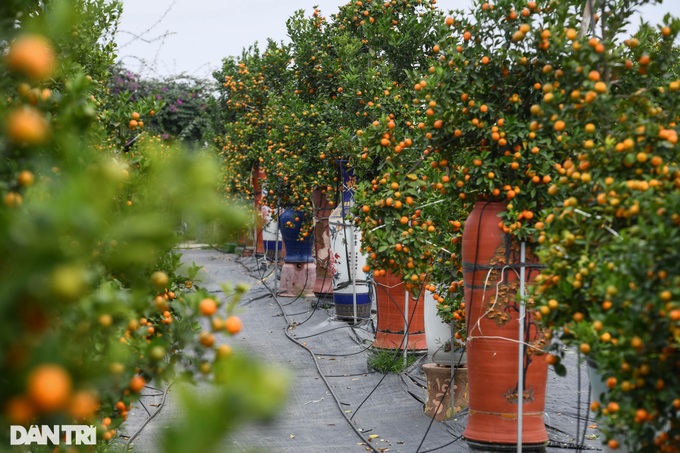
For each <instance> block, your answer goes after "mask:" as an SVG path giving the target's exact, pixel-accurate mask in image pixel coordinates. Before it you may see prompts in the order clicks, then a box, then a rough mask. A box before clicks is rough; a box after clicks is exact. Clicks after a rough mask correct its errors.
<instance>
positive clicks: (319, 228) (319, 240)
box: [312, 189, 333, 296]
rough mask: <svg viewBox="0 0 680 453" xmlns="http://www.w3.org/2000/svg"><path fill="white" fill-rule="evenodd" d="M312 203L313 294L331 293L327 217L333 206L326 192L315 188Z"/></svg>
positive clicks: (330, 256)
mask: <svg viewBox="0 0 680 453" xmlns="http://www.w3.org/2000/svg"><path fill="white" fill-rule="evenodd" d="M312 201H313V203H314V257H315V259H316V281H315V283H314V294H316V295H318V296H326V295H330V294H333V254H332V252H331V236H330V229H329V226H328V219H329V217H330V215H331V212H333V206H332V205H331V204H330V203H329V202H328V198H327V197H326V192H325V191H323V192H322V191H321V190H320V189H315V190H314V192H313V193H312Z"/></svg>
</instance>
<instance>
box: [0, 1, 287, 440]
mask: <svg viewBox="0 0 680 453" xmlns="http://www.w3.org/2000/svg"><path fill="white" fill-rule="evenodd" d="M119 10H120V4H119V3H118V2H104V1H98V0H83V1H73V2H68V1H64V2H47V3H46V4H45V5H43V4H41V5H39V7H38V6H37V4H35V2H32V1H17V2H11V3H3V5H2V7H0V23H1V24H3V26H2V27H0V43H2V44H0V54H2V58H1V59H0V74H1V75H2V77H0V95H2V98H3V99H5V100H7V102H4V103H3V104H2V105H1V106H0V156H1V157H2V159H1V160H0V193H1V195H2V203H0V238H1V239H0V251H1V253H0V256H1V258H0V270H1V272H0V279H1V280H2V284H0V312H1V314H2V316H0V319H2V326H1V328H0V375H1V376H2V378H1V379H2V385H0V425H2V426H3V429H2V430H1V432H2V434H0V437H2V440H0V442H2V443H3V444H4V443H7V444H8V443H9V439H8V438H7V437H6V436H7V434H8V433H9V429H6V428H5V427H6V426H8V425H12V424H14V425H24V426H28V425H44V424H66V425H70V424H74V423H85V424H92V425H95V426H96V427H97V440H98V442H99V443H100V444H101V446H100V448H108V447H104V446H103V444H106V443H108V442H110V441H112V440H113V439H114V438H115V437H116V434H117V430H118V429H119V427H120V425H121V424H122V423H123V422H124V420H125V419H126V417H127V414H128V412H129V410H130V407H131V404H132V403H133V402H134V401H135V400H136V399H138V398H139V397H140V395H141V392H142V390H143V389H144V387H145V385H147V384H148V383H150V382H152V381H154V382H156V383H162V382H164V381H165V382H167V381H168V380H170V379H179V378H180V376H185V377H186V376H195V377H196V378H197V379H205V380H208V381H215V382H219V383H220V384H224V385H220V386H218V387H216V394H215V398H214V399H213V403H211V407H210V408H209V410H208V408H206V407H205V406H204V407H202V408H201V407H196V406H195V405H194V406H193V407H192V406H187V405H186V401H185V402H184V403H185V405H184V407H188V408H189V409H190V410H189V411H188V414H187V417H188V418H191V419H192V420H194V423H198V424H199V426H201V429H197V431H196V432H200V433H201V435H199V436H197V437H200V438H201V442H202V445H201V447H200V449H201V450H206V449H207V448H209V447H210V445H212V444H214V443H216V442H217V441H218V440H219V439H220V438H221V437H222V436H223V434H224V432H225V431H226V427H225V426H220V425H217V424H214V423H205V420H206V419H212V420H214V419H215V415H216V414H217V415H218V418H219V419H222V418H223V417H224V419H229V418H232V419H233V417H232V416H231V415H229V413H230V412H231V411H235V412H234V414H235V413H236V412H239V417H241V416H242V415H243V414H244V413H245V414H253V415H254V416H258V417H259V416H262V417H264V418H267V417H269V416H271V415H272V412H273V407H275V405H265V404H261V403H258V402H257V401H254V400H248V398H245V399H244V398H243V396H241V397H240V399H239V401H242V402H243V404H242V406H241V407H235V406H232V405H230V404H229V405H228V404H226V401H227V400H232V401H233V400H234V399H233V394H234V393H236V392H241V391H242V390H241V389H242V388H243V387H242V386H241V385H240V383H241V382H243V383H247V384H246V385H252V386H253V387H252V388H253V391H255V392H260V391H264V392H268V390H267V388H270V384H268V383H266V378H265V377H264V376H265V372H264V369H263V368H262V367H261V366H260V365H258V364H253V363H251V362H250V361H249V360H247V359H245V358H243V357H241V356H240V355H239V354H237V353H234V355H233V357H230V356H229V354H227V353H226V352H228V351H225V350H224V348H221V347H219V346H217V343H216V341H215V339H214V337H213V338H212V340H211V336H213V335H214V333H215V332H220V331H221V332H224V333H227V334H233V333H234V332H235V330H236V328H235V324H236V323H235V321H233V320H232V321H231V322H229V319H233V318H230V317H227V318H226V319H225V320H224V321H223V322H220V321H221V318H222V317H224V316H226V315H233V308H234V307H233V304H229V303H225V301H221V300H220V301H218V300H215V301H214V304H215V305H216V306H217V307H219V313H217V314H216V313H212V314H210V313H208V314H209V315H210V322H209V323H206V324H207V326H206V324H204V327H203V328H201V329H200V330H202V331H203V332H201V333H199V332H197V329H196V326H197V324H198V321H199V319H201V318H202V316H207V315H206V313H205V312H204V311H203V310H202V308H201V307H202V305H204V304H203V303H202V302H201V301H202V300H203V299H206V298H208V295H207V293H206V292H205V291H204V290H202V289H200V288H198V287H197V285H195V284H194V281H193V280H194V277H195V276H196V274H197V272H198V270H199V269H198V267H197V266H189V267H188V269H185V270H180V265H181V261H180V256H179V255H178V254H177V253H175V252H174V251H173V249H174V247H175V246H176V245H177V241H178V236H177V235H176V233H175V228H176V225H177V224H178V223H179V221H180V220H181V219H182V218H192V219H199V220H204V219H206V218H219V219H224V220H225V224H226V225H231V227H232V228H234V227H236V225H239V224H240V221H239V219H240V218H241V214H240V213H239V212H237V211H236V210H234V209H232V208H230V207H228V206H227V205H225V204H224V203H223V201H222V200H221V197H219V195H218V194H217V192H216V190H215V189H216V187H217V182H218V181H217V171H216V166H215V165H214V162H213V160H212V159H211V158H209V157H208V156H206V155H203V154H199V153H195V154H187V153H185V152H183V151H182V150H181V149H178V148H168V147H165V148H161V149H158V147H156V146H155V145H156V143H155V142H154V141H152V140H149V141H148V142H145V143H144V144H143V146H140V147H139V149H137V150H136V155H135V156H132V153H123V152H122V150H121V149H120V147H115V146H111V144H113V143H114V142H115V140H113V141H110V140H108V139H109V138H110V137H111V136H116V135H117V134H118V132H119V131H118V130H112V129H108V125H110V123H108V122H107V121H105V120H104V119H102V117H101V115H98V114H99V113H101V111H100V110H97V109H98V108H99V107H101V104H97V102H96V96H95V95H98V94H99V93H101V91H100V90H101V89H102V86H104V85H106V82H107V81H106V74H107V71H108V65H110V64H111V63H112V62H113V59H114V58H115V55H114V54H113V47H112V46H110V43H108V41H107V40H106V39H105V37H104V38H103V40H102V41H99V40H98V39H95V37H93V36H92V35H91V34H90V33H96V32H98V31H101V33H102V34H103V35H105V34H106V33H108V31H110V30H111V27H114V24H115V22H116V20H117V17H118V14H119ZM6 24H11V26H4V25H6ZM100 26H101V28H100ZM74 30H76V31H78V30H83V31H84V32H87V33H83V34H81V33H80V32H77V33H76V32H74ZM100 79H101V80H103V82H104V83H102V82H101V80H100ZM33 94H36V95H39V96H33ZM93 98H94V99H95V100H93ZM168 181H172V182H173V183H172V184H168ZM197 200H200V202H197ZM185 272H186V273H188V275H186V274H185ZM244 291H245V288H244V287H236V288H232V289H226V290H225V295H226V297H227V298H229V300H230V301H237V300H238V298H239V297H240V296H241V295H242V294H243V293H244ZM225 329H226V330H225ZM234 363H237V365H234ZM241 369H242V370H243V371H241ZM235 370H238V371H235ZM274 375H277V374H276V373H274V374H272V375H271V376H274ZM241 379H243V381H241ZM182 380H183V381H185V380H189V379H185V378H182ZM261 386H263V387H264V388H260V387H261ZM236 388H238V390H234V389H236ZM271 389H272V390H273V392H274V393H276V394H277V396H275V397H274V399H276V400H281V399H282V397H283V395H282V393H283V389H282V387H281V386H280V384H275V385H274V387H271ZM274 389H276V390H274ZM230 392H231V394H230ZM258 398H259V396H258ZM212 404H214V407H213V406H212ZM227 407H228V408H229V409H228V410H226V411H225V408H227ZM204 417H205V418H204ZM230 421H231V420H230ZM203 425H205V426H203ZM184 428H186V426H184ZM181 429H182V428H180V427H176V426H173V427H171V428H170V429H169V430H168V436H170V437H172V436H175V437H177V436H178V435H177V433H178V432H180V430H181ZM184 447H186V445H184ZM48 448H49V450H50V451H51V450H52V448H53V447H48ZM87 448H89V447H87ZM164 448H165V451H169V452H171V451H172V452H174V451H177V452H178V451H188V449H189V448H183V447H182V444H181V443H179V442H178V443H174V444H173V443H168V444H167V445H164Z"/></svg>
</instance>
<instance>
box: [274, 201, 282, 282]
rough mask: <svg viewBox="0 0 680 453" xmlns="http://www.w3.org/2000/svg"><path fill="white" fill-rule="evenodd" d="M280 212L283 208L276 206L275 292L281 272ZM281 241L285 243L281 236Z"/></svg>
mask: <svg viewBox="0 0 680 453" xmlns="http://www.w3.org/2000/svg"><path fill="white" fill-rule="evenodd" d="M279 214H281V208H279V206H277V207H276V223H277V225H278V228H277V229H276V241H275V242H274V244H275V245H274V294H276V293H278V292H279V278H278V275H276V274H277V273H278V272H279V245H280V244H279V234H280V231H281V223H279ZM281 243H283V238H281Z"/></svg>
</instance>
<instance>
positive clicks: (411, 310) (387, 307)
mask: <svg viewBox="0 0 680 453" xmlns="http://www.w3.org/2000/svg"><path fill="white" fill-rule="evenodd" d="M374 280H375V298H376V299H375V300H376V307H377V311H378V326H377V328H376V334H375V341H373V346H374V347H376V348H380V349H402V350H403V349H404V348H408V349H409V350H411V351H413V350H416V351H423V350H427V342H426V338H425V302H424V299H425V297H424V292H421V293H420V295H419V297H418V298H417V299H416V298H414V297H413V295H412V294H411V293H410V292H407V291H406V289H405V284H404V281H403V280H402V278H401V277H400V276H398V275H393V274H391V273H389V272H388V273H387V274H386V275H385V276H379V277H374ZM407 326H408V328H407ZM407 332H408V335H406V333H407ZM407 336H408V340H406V339H405V337H407Z"/></svg>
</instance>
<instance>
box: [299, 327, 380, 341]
mask: <svg viewBox="0 0 680 453" xmlns="http://www.w3.org/2000/svg"><path fill="white" fill-rule="evenodd" d="M355 327H356V326H350V325H344V326H338V327H333V328H332V329H328V330H324V331H321V332H317V333H313V334H311V335H305V336H303V337H295V338H297V339H298V340H304V339H306V338H312V337H317V336H319V335H323V334H325V333H328V332H333V331H335V330H340V329H354V328H355ZM361 330H364V331H366V332H368V330H366V329H361Z"/></svg>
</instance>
